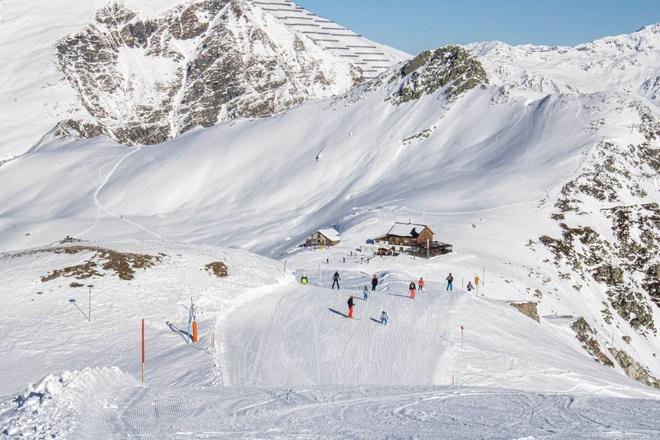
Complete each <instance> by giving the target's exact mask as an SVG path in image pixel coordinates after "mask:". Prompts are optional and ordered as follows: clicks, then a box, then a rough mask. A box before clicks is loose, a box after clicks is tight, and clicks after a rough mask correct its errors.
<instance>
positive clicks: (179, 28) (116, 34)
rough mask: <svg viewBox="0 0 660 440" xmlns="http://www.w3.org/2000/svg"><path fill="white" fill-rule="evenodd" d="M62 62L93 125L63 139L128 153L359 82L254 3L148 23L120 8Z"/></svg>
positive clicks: (204, 2) (210, 1)
mask: <svg viewBox="0 0 660 440" xmlns="http://www.w3.org/2000/svg"><path fill="white" fill-rule="evenodd" d="M273 34H277V35H278V36H280V37H279V39H276V38H275V37H274V36H273ZM281 35H285V38H281ZM57 62H58V66H59V69H60V70H61V71H62V72H63V73H64V75H65V76H66V78H67V79H68V81H69V82H70V83H71V85H72V86H73V88H74V89H75V90H77V92H78V94H79V97H80V102H81V104H82V105H83V106H84V107H85V109H86V110H87V112H88V113H89V115H90V116H91V120H90V121H66V122H63V123H61V124H60V126H58V129H57V132H58V134H60V135H68V134H74V135H78V136H85V137H91V136H96V135H98V134H99V133H101V132H102V133H105V134H107V135H109V136H110V137H112V138H113V139H115V140H117V141H119V142H122V143H127V144H155V143H160V142H163V141H164V140H166V139H168V138H171V137H174V136H177V135H178V134H180V133H183V132H185V131H187V130H190V129H191V128H193V127H196V126H203V127H208V126H210V125H213V124H215V123H217V122H219V121H221V120H229V119H234V118H239V117H246V118H253V117H264V116H269V115H272V114H273V113H276V112H279V111H282V110H285V109H287V108H290V107H291V106H293V105H296V104H299V103H300V102H302V101H304V100H307V99H311V98H319V97H326V96H331V95H333V94H336V93H340V92H343V91H344V90H346V89H347V88H349V87H350V86H352V85H354V84H355V83H356V82H358V81H359V80H360V79H361V74H360V71H359V69H358V68H356V67H354V66H352V65H351V64H350V63H349V62H348V61H346V60H344V59H341V58H338V57H336V56H334V55H331V54H328V53H325V52H323V51H322V50H321V49H320V48H319V47H317V46H315V44H314V43H313V42H312V41H311V40H310V39H307V38H306V37H304V36H302V35H301V34H297V33H293V32H292V31H290V30H289V29H288V28H286V27H285V26H284V25H282V24H281V23H279V22H277V21H276V20H275V19H273V17H271V16H269V15H267V14H265V13H264V12H263V11H262V10H261V9H259V8H257V7H255V6H253V5H252V4H251V3H250V2H248V1H247V0H196V1H192V2H189V3H186V4H182V5H180V6H178V7H176V8H175V9H174V10H172V11H170V12H169V13H166V14H164V15H162V16H160V17H158V18H155V19H148V20H147V19H143V18H141V17H140V16H138V15H137V14H136V13H135V12H133V11H131V10H129V9H128V8H126V7H125V6H124V5H122V4H121V3H119V2H114V3H111V4H110V5H109V6H107V7H105V8H103V9H101V10H99V11H98V13H97V14H96V17H95V21H94V23H92V24H90V25H89V26H87V27H86V28H85V29H83V30H82V31H81V32H79V33H77V34H74V35H71V36H69V37H67V38H64V39H63V40H61V41H59V42H58V44H57Z"/></svg>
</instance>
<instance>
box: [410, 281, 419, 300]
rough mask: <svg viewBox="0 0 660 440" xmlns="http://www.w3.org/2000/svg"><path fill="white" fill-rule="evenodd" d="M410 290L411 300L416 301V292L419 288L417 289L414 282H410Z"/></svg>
mask: <svg viewBox="0 0 660 440" xmlns="http://www.w3.org/2000/svg"><path fill="white" fill-rule="evenodd" d="M409 289H410V298H412V299H415V291H416V290H417V288H416V287H415V282H414V281H411V282H410V287H409Z"/></svg>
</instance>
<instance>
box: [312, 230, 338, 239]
mask: <svg viewBox="0 0 660 440" xmlns="http://www.w3.org/2000/svg"><path fill="white" fill-rule="evenodd" d="M317 232H318V233H319V234H321V235H323V236H324V237H325V238H327V239H328V240H330V241H340V240H341V238H340V237H339V232H337V231H336V230H335V229H332V228H331V229H319V230H318V231H317Z"/></svg>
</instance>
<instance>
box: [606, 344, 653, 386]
mask: <svg viewBox="0 0 660 440" xmlns="http://www.w3.org/2000/svg"><path fill="white" fill-rule="evenodd" d="M610 352H611V353H612V355H613V356H614V358H615V359H616V362H617V363H618V364H619V365H620V366H621V368H623V370H624V371H625V372H626V375H628V377H629V378H631V379H634V380H636V381H638V382H641V383H643V384H645V385H648V386H650V387H654V388H658V389H660V379H658V378H657V377H654V376H653V375H651V373H649V370H648V369H647V368H645V367H643V366H642V365H640V364H639V363H638V362H636V361H635V360H634V359H633V358H631V357H630V355H628V353H626V352H625V351H623V350H617V349H616V348H611V349H610Z"/></svg>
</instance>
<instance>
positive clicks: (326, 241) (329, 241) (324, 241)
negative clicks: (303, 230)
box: [310, 229, 341, 246]
mask: <svg viewBox="0 0 660 440" xmlns="http://www.w3.org/2000/svg"><path fill="white" fill-rule="evenodd" d="M310 241H311V244H313V245H315V246H335V245H337V244H339V242H340V241H341V237H340V236H339V232H337V231H336V230H335V229H319V230H318V231H316V232H314V233H313V234H312V237H311V240H310Z"/></svg>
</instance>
